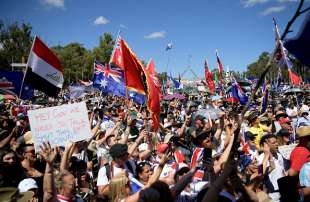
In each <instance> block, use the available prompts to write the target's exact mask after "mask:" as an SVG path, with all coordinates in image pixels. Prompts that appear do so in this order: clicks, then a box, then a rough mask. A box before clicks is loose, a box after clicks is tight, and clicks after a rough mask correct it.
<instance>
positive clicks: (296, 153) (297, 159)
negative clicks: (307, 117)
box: [288, 126, 310, 176]
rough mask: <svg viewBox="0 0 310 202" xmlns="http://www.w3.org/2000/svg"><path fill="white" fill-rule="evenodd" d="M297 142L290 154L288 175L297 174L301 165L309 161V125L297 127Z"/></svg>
mask: <svg viewBox="0 0 310 202" xmlns="http://www.w3.org/2000/svg"><path fill="white" fill-rule="evenodd" d="M297 135H298V137H299V144H298V145H297V147H295V148H294V149H293V151H292V153H291V155H290V160H291V166H290V169H289V170H288V175H289V176H298V174H299V171H300V169H301V167H302V166H303V165H304V164H305V163H306V162H308V161H310V151H309V149H310V144H309V143H310V126H303V127H299V128H298V129H297Z"/></svg>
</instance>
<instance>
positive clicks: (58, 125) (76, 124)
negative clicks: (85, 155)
mask: <svg viewBox="0 0 310 202" xmlns="http://www.w3.org/2000/svg"><path fill="white" fill-rule="evenodd" d="M28 117H29V122H30V128H31V133H32V138H33V142H34V146H35V150H36V151H38V150H39V146H40V145H42V143H43V142H47V141H49V142H50V144H51V146H52V147H55V146H66V145H67V144H68V143H69V142H77V141H81V140H85V139H89V138H90V137H91V130H90V124H89V120H88V113H87V109H86V104H85V102H80V103H75V104H68V105H61V106H57V107H49V108H43V109H37V110H30V111H28Z"/></svg>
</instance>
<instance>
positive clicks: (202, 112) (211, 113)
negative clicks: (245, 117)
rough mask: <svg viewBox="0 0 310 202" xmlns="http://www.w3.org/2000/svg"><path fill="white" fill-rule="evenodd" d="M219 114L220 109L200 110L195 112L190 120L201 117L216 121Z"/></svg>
mask: <svg viewBox="0 0 310 202" xmlns="http://www.w3.org/2000/svg"><path fill="white" fill-rule="evenodd" d="M220 112H221V110H220V109H216V108H209V109H202V110H199V111H197V112H195V113H194V114H193V116H192V119H193V120H195V118H196V117H197V116H203V117H205V118H207V119H208V118H209V117H210V119H217V118H218V117H219V116H218V114H219V113H220Z"/></svg>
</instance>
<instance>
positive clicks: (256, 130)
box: [248, 111, 264, 149]
mask: <svg viewBox="0 0 310 202" xmlns="http://www.w3.org/2000/svg"><path fill="white" fill-rule="evenodd" d="M248 121H249V124H250V128H249V130H248V131H249V132H251V133H252V134H257V135H256V137H255V145H256V148H257V149H259V142H260V139H261V137H262V135H263V133H264V129H263V128H262V127H261V126H260V120H259V114H258V112H256V111H253V112H252V113H250V115H249V116H248Z"/></svg>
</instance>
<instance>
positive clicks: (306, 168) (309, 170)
mask: <svg viewBox="0 0 310 202" xmlns="http://www.w3.org/2000/svg"><path fill="white" fill-rule="evenodd" d="M299 182H300V185H301V186H305V187H310V162H307V163H305V164H304V165H303V166H302V168H301V170H300V173H299Z"/></svg>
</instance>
